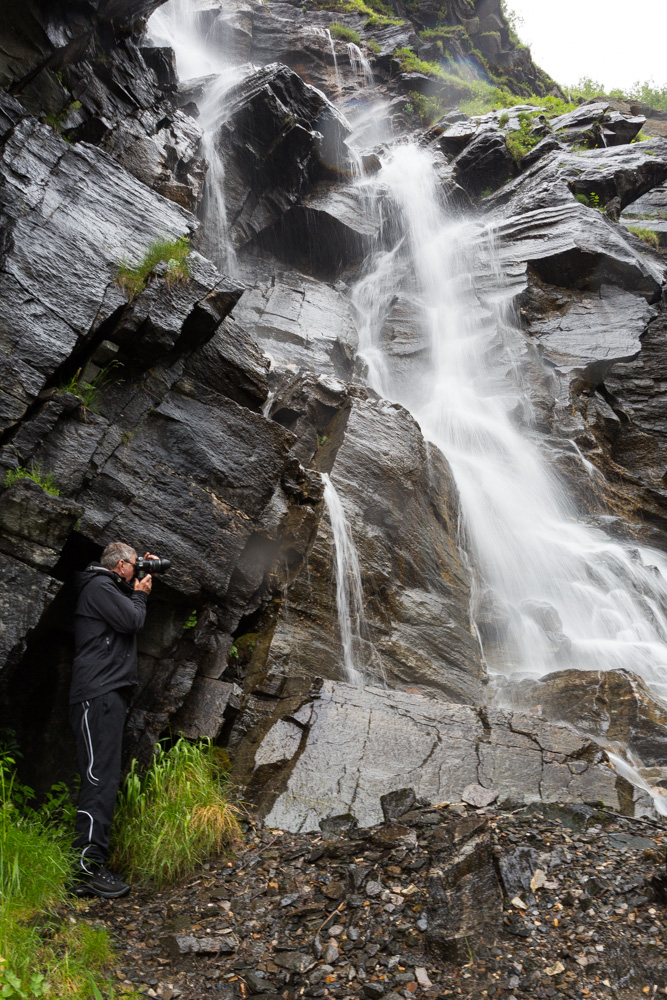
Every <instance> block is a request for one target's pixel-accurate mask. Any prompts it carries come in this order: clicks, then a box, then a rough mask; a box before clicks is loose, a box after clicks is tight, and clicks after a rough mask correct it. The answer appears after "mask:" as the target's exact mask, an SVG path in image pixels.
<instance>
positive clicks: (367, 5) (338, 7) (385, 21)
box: [317, 0, 405, 28]
mask: <svg viewBox="0 0 667 1000" xmlns="http://www.w3.org/2000/svg"><path fill="white" fill-rule="evenodd" d="M317 6H318V7H319V9H320V10H333V11H337V12H338V13H340V14H365V15H366V27H367V28H373V27H378V28H380V27H386V26H387V25H389V24H404V23H405V22H404V21H402V20H401V19H400V18H397V17H392V14H393V13H394V12H393V10H392V9H391V7H389V6H387V4H384V3H382V0H366V2H365V0H319V2H318V4H317Z"/></svg>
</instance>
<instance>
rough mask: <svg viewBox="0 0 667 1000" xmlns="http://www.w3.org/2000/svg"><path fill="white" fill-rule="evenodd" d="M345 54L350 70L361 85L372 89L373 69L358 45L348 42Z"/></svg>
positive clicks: (373, 81)
mask: <svg viewBox="0 0 667 1000" xmlns="http://www.w3.org/2000/svg"><path fill="white" fill-rule="evenodd" d="M347 54H348V58H349V60H350V66H351V67H352V72H353V73H354V74H355V75H356V77H357V79H359V80H360V82H361V85H362V86H363V87H368V89H369V90H373V88H374V87H375V78H374V76H373V69H372V67H371V64H370V63H369V61H368V59H367V58H366V56H365V55H364V54H363V52H362V51H361V49H360V48H359V46H358V45H356V44H355V43H354V42H348V43H347Z"/></svg>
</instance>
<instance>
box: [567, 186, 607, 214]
mask: <svg viewBox="0 0 667 1000" xmlns="http://www.w3.org/2000/svg"><path fill="white" fill-rule="evenodd" d="M574 197H575V198H576V199H577V201H578V202H580V203H581V204H582V205H585V206H586V207H587V208H596V209H597V210H598V212H604V205H603V204H602V202H601V201H600V195H599V194H596V193H595V191H591V193H590V194H575V196H574Z"/></svg>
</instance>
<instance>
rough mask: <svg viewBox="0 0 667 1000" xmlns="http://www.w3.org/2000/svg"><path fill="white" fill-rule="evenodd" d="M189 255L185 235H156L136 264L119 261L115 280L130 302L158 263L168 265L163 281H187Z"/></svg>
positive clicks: (169, 282) (140, 290)
mask: <svg viewBox="0 0 667 1000" xmlns="http://www.w3.org/2000/svg"><path fill="white" fill-rule="evenodd" d="M189 256H190V240H189V239H188V238H187V236H182V237H180V239H176V240H170V239H167V238H166V237H158V238H157V239H155V240H153V242H152V243H151V244H150V245H149V246H148V248H147V249H146V252H145V254H144V256H143V257H142V258H141V260H140V261H139V262H138V263H137V264H130V263H128V261H126V260H122V261H121V262H120V264H119V265H118V273H117V274H116V280H117V282H118V284H119V285H120V287H121V288H122V289H123V291H125V292H127V294H128V295H129V297H130V301H131V300H132V299H133V298H135V297H136V296H137V295H138V294H139V292H143V290H144V288H145V287H146V285H147V284H148V280H149V278H150V277H151V275H152V274H153V272H154V270H155V268H156V267H157V266H158V264H163V263H164V264H166V265H167V271H166V274H165V281H166V282H167V284H168V285H173V284H175V283H176V282H181V281H187V280H188V279H189V278H190V264H189V262H188V257H189Z"/></svg>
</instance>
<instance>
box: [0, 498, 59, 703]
mask: <svg viewBox="0 0 667 1000" xmlns="http://www.w3.org/2000/svg"><path fill="white" fill-rule="evenodd" d="M38 489H39V487H38ZM61 587H62V582H61V581H60V580H56V579H54V578H53V577H51V576H49V575H48V574H47V573H44V572H40V569H36V568H34V567H33V566H28V565H26V563H25V562H22V561H21V560H20V559H16V558H15V557H14V556H12V555H6V554H4V553H0V607H1V608H2V615H0V664H2V666H3V668H6V667H7V666H15V665H16V663H18V662H19V659H20V656H21V655H22V654H23V653H24V652H25V649H26V640H27V638H28V636H29V635H30V632H31V630H32V629H34V628H35V626H36V625H37V624H38V622H39V620H40V618H41V617H42V614H43V613H44V611H45V610H46V608H48V606H49V604H50V603H51V602H52V601H53V599H54V598H55V597H56V595H57V594H58V591H59V590H60V588H61ZM18 595H20V600H18V599H17V597H18ZM5 678H6V673H5V677H4V678H3V680H5ZM5 717H6V712H5Z"/></svg>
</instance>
